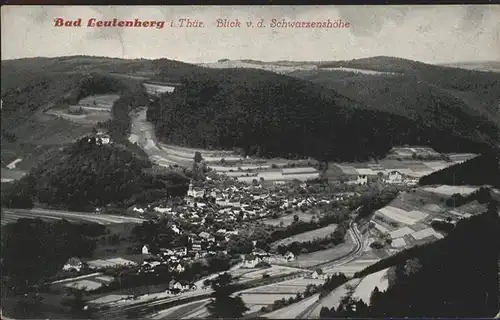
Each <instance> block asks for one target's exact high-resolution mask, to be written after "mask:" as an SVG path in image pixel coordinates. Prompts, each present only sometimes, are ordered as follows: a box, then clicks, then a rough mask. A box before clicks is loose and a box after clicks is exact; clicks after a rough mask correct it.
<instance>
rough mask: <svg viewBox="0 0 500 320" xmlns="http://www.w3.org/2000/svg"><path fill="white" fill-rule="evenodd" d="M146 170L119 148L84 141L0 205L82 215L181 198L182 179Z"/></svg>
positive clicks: (50, 160) (38, 169) (42, 168)
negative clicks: (104, 208) (168, 197)
mask: <svg viewBox="0 0 500 320" xmlns="http://www.w3.org/2000/svg"><path fill="white" fill-rule="evenodd" d="M148 168H151V164H150V163H149V162H148V161H147V160H145V159H143V158H138V157H136V156H135V155H134V154H133V153H131V152H130V151H128V150H126V149H124V148H121V147H119V146H113V145H102V144H100V143H99V141H98V140H96V139H95V138H87V137H85V138H82V139H80V140H79V141H78V142H77V143H75V144H73V145H71V146H69V147H67V148H64V149H63V150H61V151H59V152H57V154H54V155H53V156H51V157H49V158H47V159H45V160H44V161H43V162H42V163H40V164H39V165H38V166H37V167H36V168H35V169H33V170H31V171H30V172H29V174H28V175H27V176H26V177H23V178H22V179H21V180H19V181H17V182H15V183H14V185H13V187H12V188H11V189H10V190H8V192H6V193H5V194H2V205H4V206H8V207H19V206H21V207H24V206H26V205H27V204H28V203H31V202H40V203H43V204H46V205H49V206H52V207H61V208H67V209H70V210H77V211H84V210H94V209H95V208H96V207H102V206H107V205H116V206H118V207H122V208H126V207H129V206H131V205H134V204H145V203H150V202H152V201H155V200H158V199H161V198H164V197H165V196H166V195H173V196H180V195H184V194H185V193H186V191H187V184H188V178H187V177H185V176H183V175H181V174H179V173H172V172H171V173H165V174H163V175H152V174H149V173H147V169H148ZM28 206H29V205H28Z"/></svg>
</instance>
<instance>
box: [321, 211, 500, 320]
mask: <svg viewBox="0 0 500 320" xmlns="http://www.w3.org/2000/svg"><path fill="white" fill-rule="evenodd" d="M498 210H499V207H498V203H496V202H490V204H489V211H488V212H486V213H484V214H482V215H479V216H474V217H471V218H468V219H464V220H461V221H460V222H459V223H458V224H457V225H456V227H455V229H454V230H453V231H452V232H451V233H450V234H449V235H448V236H447V237H446V238H444V239H442V240H439V241H437V242H434V243H432V244H428V245H424V246H419V247H413V248H411V249H409V250H405V251H403V252H401V253H399V254H397V255H395V256H392V257H390V258H387V259H384V260H381V261H380V262H377V263H376V264H374V265H372V266H370V267H368V268H367V269H365V270H364V271H362V272H360V273H358V274H357V275H356V276H358V277H362V276H364V275H367V274H371V273H374V272H377V271H380V270H384V269H386V268H387V267H391V266H392V270H391V272H390V274H391V276H390V278H389V288H388V289H387V291H386V292H381V293H380V292H377V293H372V296H371V299H370V301H364V302H365V303H367V304H368V303H370V304H371V306H369V307H367V306H366V305H363V304H359V303H356V302H355V301H352V300H351V299H346V300H345V301H344V302H343V305H341V306H339V307H338V308H337V309H336V310H330V311H327V310H325V311H323V312H322V315H323V316H325V317H331V318H337V317H339V318H340V317H355V318H361V317H426V316H427V317H429V316H432V317H449V318H455V317H459V318H466V317H485V318H488V317H492V316H494V315H495V314H496V313H497V312H498V308H499V305H498V298H499V296H498V295H499V287H498V283H499V281H498V266H497V264H498V248H499V247H500V242H499V239H500V238H498V237H497V236H495V235H498V234H499V232H500V216H499V215H498ZM349 300H350V301H349ZM352 304H357V308H356V311H354V312H353V311H351V310H350V307H349V306H350V305H352Z"/></svg>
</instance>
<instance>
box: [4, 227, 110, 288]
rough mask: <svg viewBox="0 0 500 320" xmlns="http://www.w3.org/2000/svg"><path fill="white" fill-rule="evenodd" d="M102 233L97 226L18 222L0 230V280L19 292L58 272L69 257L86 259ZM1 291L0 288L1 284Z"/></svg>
mask: <svg viewBox="0 0 500 320" xmlns="http://www.w3.org/2000/svg"><path fill="white" fill-rule="evenodd" d="M105 233H106V229H105V227H103V226H101V225H98V224H85V223H83V224H72V223H69V222H67V221H64V220H61V221H57V222H45V221H42V220H40V219H19V220H18V221H17V222H15V223H10V224H7V225H6V226H4V227H2V260H1V261H2V281H3V283H4V284H10V285H11V286H12V285H15V286H17V287H18V289H19V290H21V289H22V288H25V287H26V286H31V285H35V284H40V281H42V280H44V279H46V278H48V277H51V276H53V275H54V274H56V273H57V272H58V271H60V270H61V268H62V267H63V265H64V263H66V261H67V260H68V259H69V258H71V257H78V258H88V257H91V256H92V253H93V251H94V249H95V248H96V245H97V239H98V238H99V237H100V236H102V235H104V234H105ZM2 287H3V288H4V286H3V285H2Z"/></svg>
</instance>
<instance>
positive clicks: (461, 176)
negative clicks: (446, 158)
mask: <svg viewBox="0 0 500 320" xmlns="http://www.w3.org/2000/svg"><path fill="white" fill-rule="evenodd" d="M430 184H448V185H477V186H482V185H491V186H494V187H496V188H500V158H498V157H488V156H479V157H476V158H473V159H470V160H468V161H466V162H464V163H460V164H456V165H453V166H450V167H447V168H444V169H442V170H439V171H436V172H433V173H431V174H430V175H428V176H425V177H422V178H421V179H420V181H419V185H421V186H423V185H430Z"/></svg>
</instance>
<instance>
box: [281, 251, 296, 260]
mask: <svg viewBox="0 0 500 320" xmlns="http://www.w3.org/2000/svg"><path fill="white" fill-rule="evenodd" d="M284 258H285V259H286V260H287V261H293V260H295V255H294V254H293V252H290V251H288V252H287V253H286V254H285V255H284Z"/></svg>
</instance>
